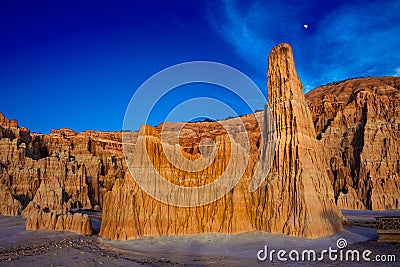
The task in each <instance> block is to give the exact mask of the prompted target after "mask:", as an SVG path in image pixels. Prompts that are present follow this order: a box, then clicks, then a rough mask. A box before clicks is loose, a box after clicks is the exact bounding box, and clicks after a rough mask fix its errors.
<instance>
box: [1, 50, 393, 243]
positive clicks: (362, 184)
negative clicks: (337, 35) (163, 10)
mask: <svg viewBox="0 0 400 267" xmlns="http://www.w3.org/2000/svg"><path fill="white" fill-rule="evenodd" d="M268 88H269V92H268V93H269V103H270V108H272V112H273V116H274V121H275V125H276V126H277V130H278V132H277V133H278V135H277V144H276V156H275V158H276V160H275V162H274V166H273V169H272V170H271V173H270V175H269V176H268V177H267V179H266V181H265V182H264V183H263V184H262V186H261V187H260V188H258V189H257V190H256V191H254V192H249V184H251V183H252V178H253V175H254V174H255V169H256V166H257V164H258V162H259V160H260V151H261V149H262V143H263V140H262V139H261V136H260V132H261V131H260V127H259V125H258V122H259V121H263V119H264V115H263V113H262V112H258V113H255V114H250V115H246V116H242V117H240V118H236V119H227V120H223V121H217V122H195V123H170V122H166V123H163V124H161V125H158V126H157V127H154V128H153V127H150V126H144V127H143V128H142V133H143V134H142V135H140V134H139V132H131V133H129V137H130V138H131V140H132V141H133V142H135V143H136V144H139V145H140V146H142V147H145V148H146V149H147V150H148V152H149V155H150V156H151V157H150V158H151V165H153V166H155V170H156V171H157V173H159V174H160V175H161V176H163V177H165V179H166V180H168V181H169V182H171V183H172V184H174V185H181V186H185V187H189V188H190V187H195V186H199V185H202V186H205V185H208V184H212V183H213V182H214V181H216V179H217V178H218V177H219V176H220V175H221V174H223V173H224V172H225V171H226V169H227V167H228V166H229V162H230V159H231V158H232V157H234V158H237V157H240V160H239V161H236V163H235V164H234V165H232V166H231V167H232V169H231V170H230V174H232V176H234V175H235V174H236V173H239V171H240V172H241V171H243V174H242V175H241V177H240V178H241V179H240V181H239V182H238V184H237V185H236V186H235V187H234V189H231V190H229V192H228V194H226V195H225V196H223V197H222V198H220V199H218V200H217V201H215V202H212V203H209V204H207V205H204V206H200V207H176V206H171V205H168V204H164V203H161V202H159V201H157V200H155V199H153V198H152V197H150V196H149V195H148V194H147V193H146V192H144V191H143V190H142V189H141V188H140V187H139V186H138V185H137V183H136V181H135V179H133V178H132V177H131V175H130V172H129V171H128V169H127V166H126V162H125V159H124V155H123V150H122V135H123V133H122V132H102V131H92V130H88V131H85V132H75V131H73V130H71V129H66V128H63V129H58V130H53V131H51V133H50V134H37V133H31V132H30V131H29V130H28V129H26V128H23V127H19V126H18V122H17V121H16V120H9V119H7V118H5V117H4V116H3V114H2V113H0V215H18V214H20V213H21V212H23V215H24V216H25V217H26V218H27V229H41V228H46V229H55V230H69V231H74V232H78V233H85V234H88V233H90V232H91V226H90V220H89V218H88V217H87V216H85V215H80V214H77V213H75V214H72V213H71V212H70V210H71V209H72V208H82V209H94V210H102V209H103V221H102V225H101V232H100V234H101V235H102V236H104V237H109V238H112V239H129V238H136V237H139V236H143V235H161V234H192V233H204V232H221V233H238V232H244V231H250V230H261V231H268V232H275V233H285V234H290V235H295V236H302V237H317V236H321V235H326V234H330V233H333V232H335V231H337V230H338V229H340V228H341V221H342V217H341V215H340V212H339V211H338V210H337V208H336V207H335V205H333V202H336V204H337V206H338V207H339V208H344V209H398V208H400V207H399V205H400V204H399V201H398V199H399V198H400V193H399V192H400V190H399V188H400V159H398V155H399V154H400V126H399V125H400V121H399V120H400V116H399V109H400V102H399V101H400V78H397V77H379V78H357V79H350V80H346V81H343V82H339V83H332V84H329V85H326V86H322V87H319V88H316V89H314V90H313V91H310V92H309V93H307V94H306V96H305V98H304V95H303V93H302V85H301V83H300V81H299V79H298V77H297V74H296V71H295V68H294V62H293V56H292V52H291V48H290V47H289V46H288V45H285V44H282V45H279V46H277V47H276V48H274V49H273V50H272V52H271V55H270V58H269V69H268ZM313 124H314V125H313ZM223 126H225V127H226V128H227V129H228V130H229V132H232V134H231V137H232V138H230V136H229V134H228V132H227V130H226V129H224V127H223ZM264 130H265V129H264ZM176 131H179V138H177V135H176ZM245 135H248V140H247V139H246V138H245ZM247 142H248V143H247ZM212 143H215V148H211V146H210V144H212ZM243 148H246V149H244V150H243ZM177 151H179V152H181V154H182V157H172V159H173V160H174V161H176V162H177V163H180V164H182V163H183V166H186V165H185V164H186V163H185V162H186V161H185V159H186V160H188V161H198V162H203V161H204V162H203V163H204V164H206V163H207V157H210V158H213V157H214V156H215V160H213V161H212V163H211V164H210V165H208V167H206V168H205V169H204V170H201V171H187V170H186V171H185V170H182V169H177V168H176V167H174V166H173V165H171V163H170V160H171V157H170V156H168V155H169V154H168V153H170V154H171V153H172V152H177ZM172 154H173V153H172ZM146 157H147V155H146V154H136V155H135V157H134V158H135V159H136V160H137V162H136V164H137V165H136V167H137V172H138V173H139V174H141V175H139V176H140V178H146V177H153V174H154V173H152V172H150V171H149V169H148V167H149V166H148V165H146V164H147V163H145V162H144V159H146ZM168 157H169V158H168ZM246 157H248V158H247V159H246ZM204 158H205V159H204ZM142 163H143V164H142ZM228 173H229V172H228ZM261 178H262V177H261ZM151 179H153V178H151ZM151 179H150V180H149V181H153V180H151ZM226 186H229V185H226ZM213 190H214V191H213ZM213 190H211V191H209V194H217V193H218V191H219V190H220V189H218V188H214V189H213ZM221 190H222V189H221ZM189 191H190V190H189ZM185 197H188V196H187V195H185ZM182 199H183V200H182V203H184V201H185V198H182Z"/></svg>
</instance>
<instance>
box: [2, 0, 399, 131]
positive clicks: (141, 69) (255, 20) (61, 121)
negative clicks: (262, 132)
mask: <svg viewBox="0 0 400 267" xmlns="http://www.w3.org/2000/svg"><path fill="white" fill-rule="evenodd" d="M304 25H307V28H306V27H304ZM0 36H1V38H0V89H1V97H0V111H2V112H3V113H4V114H5V115H6V116H7V117H10V118H16V119H18V120H19V122H20V123H19V124H20V125H22V126H26V127H28V128H30V129H31V130H32V131H35V132H44V133H47V132H49V131H50V130H51V129H52V128H60V127H69V128H73V129H75V130H79V131H81V130H85V129H98V130H100V129H102V130H119V129H121V127H122V123H123V118H124V114H125V109H126V107H127V105H128V103H129V101H130V99H131V97H132V95H133V94H134V92H135V90H136V89H137V88H138V87H139V86H140V85H141V84H142V83H143V82H145V81H146V80H147V79H148V78H149V77H151V76H152V75H154V74H155V73H157V72H158V71H161V70H162V69H164V68H166V67H169V66H171V65H174V64H178V63H182V62H187V61H194V60H209V61H216V62H221V63H223V64H227V65H230V66H232V67H235V68H237V69H238V70H240V71H242V72H243V73H245V74H246V75H248V76H249V77H250V78H251V79H252V80H253V81H254V82H255V83H256V84H257V85H258V86H259V87H260V88H261V89H262V90H263V92H264V94H265V95H266V88H265V83H266V77H265V72H266V69H267V55H268V53H269V51H270V50H271V48H272V47H273V46H274V45H276V44H278V43H280V42H288V43H290V44H291V45H292V46H293V48H294V53H295V60H296V66H297V69H298V72H299V75H300V78H301V80H302V82H303V84H304V87H305V90H310V89H312V88H314V87H315V86H318V85H322V84H325V83H329V82H332V81H338V80H343V79H346V78H350V77H358V76H368V75H371V76H376V75H397V76H399V75H400V51H399V50H400V1H393V0H388V1H341V0H338V1H300V0H297V1H229V0H227V1H201V0H199V1H118V0H117V1H104V0H103V1H94V0H93V1H0ZM180 89H181V90H180V91H179V92H178V93H176V92H175V93H171V94H169V95H168V96H166V98H164V99H162V101H161V102H160V104H159V105H158V107H160V110H159V111H155V112H154V114H156V115H155V116H153V117H152V121H151V123H152V124H157V123H158V122H161V121H162V120H163V118H165V117H166V116H165V114H166V113H167V112H168V111H169V110H172V109H173V107H174V106H176V104H177V100H181V101H185V100H189V99H190V98H193V97H211V98H216V99H219V100H220V101H223V102H225V103H227V104H228V105H229V106H231V107H233V108H234V109H235V110H236V113H238V114H240V113H246V112H248V111H249V110H248V108H247V107H245V106H243V105H242V103H240V101H237V99H236V97H235V96H232V95H229V94H227V93H226V91H224V90H223V89H222V88H221V89H218V88H215V86H206V85H193V86H190V85H186V86H183V87H182V88H180ZM243 90H246V89H245V88H243ZM168 97H170V98H168ZM178 102H179V101H178ZM262 104H263V103H262V101H260V103H259V108H260V109H261V108H262ZM236 105H238V106H237V107H236ZM189 106H190V105H189ZM140 108H141V107H138V109H140ZM189 108H190V107H189ZM197 108H198V107H197ZM210 110H213V109H210ZM187 113H190V112H182V114H181V117H180V116H176V120H179V119H181V120H184V119H187V118H186V117H185V115H186V114H187ZM157 114H160V115H159V116H157ZM227 115H230V114H228V113H226V112H225V111H223V112H222V111H221V112H218V111H215V115H214V118H223V117H224V116H227Z"/></svg>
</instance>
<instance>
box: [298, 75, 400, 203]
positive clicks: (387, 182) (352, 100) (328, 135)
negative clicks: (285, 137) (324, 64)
mask: <svg viewBox="0 0 400 267" xmlns="http://www.w3.org/2000/svg"><path fill="white" fill-rule="evenodd" d="M306 99H307V101H308V103H309V106H310V110H311V114H312V116H313V121H314V125H315V129H316V132H317V138H318V139H320V142H321V143H323V150H321V151H322V153H323V158H325V160H326V162H327V165H326V166H328V173H329V176H330V179H331V183H332V184H333V188H334V191H335V198H336V201H337V204H338V206H339V207H340V208H343V209H373V210H384V209H399V208H400V204H399V199H400V191H399V188H400V160H399V157H398V155H399V154H400V127H399V125H400V116H399V115H400V78H398V77H378V78H358V79H350V80H347V81H344V82H341V83H337V84H330V85H326V86H322V87H318V88H316V89H314V90H313V91H310V92H309V93H307V94H306Z"/></svg>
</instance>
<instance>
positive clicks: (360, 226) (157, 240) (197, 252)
mask: <svg viewBox="0 0 400 267" xmlns="http://www.w3.org/2000/svg"><path fill="white" fill-rule="evenodd" d="M342 212H343V214H344V215H345V217H346V218H347V220H348V223H347V226H346V227H345V229H344V230H343V231H341V232H339V233H337V234H335V235H332V236H327V237H323V238H318V239H312V240H309V239H302V238H295V237H289V236H285V235H281V234H268V233H263V232H249V233H241V234H233V235H227V234H218V233H209V234H200V235H172V236H159V237H142V238H140V239H134V240H128V241H111V240H109V239H104V238H101V237H99V236H97V235H96V234H95V235H93V236H85V235H77V234H74V233H70V232H65V231H60V232H57V231H48V230H37V231H26V230H25V220H24V218H22V217H20V216H15V217H13V216H10V217H8V216H1V217H0V265H1V266H25V265H29V266H100V265H102V266H254V265H259V266H267V265H271V264H272V265H282V264H283V265H287V266H289V265H293V264H295V265H303V266H309V265H310V262H284V263H282V262H278V261H277V259H276V258H275V259H274V261H273V262H272V263H271V262H269V261H259V260H258V259H257V252H258V251H259V250H260V249H263V248H264V246H265V245H268V247H270V248H271V249H275V250H279V249H285V250H291V249H297V250H300V251H301V250H304V249H315V250H316V251H321V250H323V249H328V247H332V248H336V241H337V240H338V239H339V238H345V239H346V241H347V243H348V246H347V249H358V250H360V251H361V250H365V249H369V250H371V251H372V252H373V254H372V256H374V255H377V254H381V255H382V254H385V255H388V254H392V255H395V256H396V259H397V261H398V260H399V259H400V243H378V242H377V241H376V240H377V237H378V236H377V232H376V229H375V218H374V217H375V216H382V215H390V216H392V215H397V216H398V215H400V211H399V210H393V211H350V210H343V211H342ZM87 213H88V214H89V216H90V217H91V218H92V223H93V228H94V230H95V232H98V231H99V227H100V223H101V222H100V220H101V213H100V212H87ZM372 256H371V257H372ZM396 263H397V265H398V262H390V263H380V264H379V263H377V262H373V263H372V262H371V263H369V265H374V266H393V265H396ZM311 264H312V263H311ZM315 264H318V265H321V264H322V265H325V266H341V265H348V266H354V265H360V266H361V265H363V266H365V265H368V263H367V262H358V263H357V262H344V261H338V262H332V261H329V260H324V261H323V262H317V263H315Z"/></svg>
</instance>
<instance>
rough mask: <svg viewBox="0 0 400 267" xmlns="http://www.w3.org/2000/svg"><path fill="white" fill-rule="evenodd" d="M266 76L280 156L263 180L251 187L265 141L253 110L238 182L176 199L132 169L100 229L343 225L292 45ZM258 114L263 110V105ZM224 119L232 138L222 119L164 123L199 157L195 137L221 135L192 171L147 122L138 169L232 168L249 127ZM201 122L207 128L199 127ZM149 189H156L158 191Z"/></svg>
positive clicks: (301, 231)
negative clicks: (176, 160)
mask: <svg viewBox="0 0 400 267" xmlns="http://www.w3.org/2000/svg"><path fill="white" fill-rule="evenodd" d="M268 79H269V82H268V87H269V99H270V105H271V107H272V109H273V115H274V120H275V124H276V125H277V132H278V142H277V150H276V161H275V164H274V167H273V169H272V172H271V174H270V176H269V177H268V179H267V181H268V182H267V183H266V184H263V185H262V186H261V187H260V188H258V189H257V190H256V191H254V192H249V184H250V180H251V178H252V175H253V174H254V172H255V168H256V164H257V162H258V160H259V158H258V157H257V156H256V155H259V154H260V153H259V149H260V147H259V146H257V144H259V143H260V129H259V128H258V129H257V130H256V129H254V126H256V125H257V123H256V122H257V120H256V119H255V118H254V115H253V118H252V116H247V117H243V118H242V121H244V123H243V124H244V125H247V126H245V127H244V128H246V129H247V128H248V126H249V125H252V128H251V129H247V132H249V135H250V138H249V140H250V152H246V151H241V152H237V153H236V152H235V153H233V154H234V155H235V156H236V157H241V156H244V155H245V154H246V153H248V155H249V162H248V164H247V165H245V163H244V162H240V161H236V163H235V164H236V165H235V166H234V168H233V169H234V172H235V171H236V172H237V171H238V170H239V169H241V168H244V169H245V172H244V174H243V176H242V177H241V180H240V181H239V182H238V184H237V185H236V187H234V189H231V190H229V192H228V193H227V194H226V195H224V196H223V197H222V198H219V199H218V200H216V201H215V202H211V203H210V204H205V205H201V206H199V207H177V206H174V205H169V204H167V203H162V202H160V201H156V200H154V199H153V198H152V197H150V196H149V195H148V194H146V193H144V192H143V190H141V188H140V187H139V186H138V184H137V183H136V182H135V181H134V180H133V179H132V178H131V177H126V178H125V179H124V181H122V180H120V181H118V182H117V183H116V184H115V186H114V188H113V190H112V192H109V193H107V194H106V198H105V205H104V211H103V221H102V225H101V231H100V235H101V236H103V237H109V238H111V239H129V238H135V237H139V236H143V235H161V234H195V233H204V232H223V233H238V232H244V231H251V230H261V231H268V232H274V233H285V234H289V235H294V236H301V237H309V238H314V237H319V236H323V235H328V234H332V233H335V232H336V231H338V230H340V229H341V228H342V216H341V213H340V211H339V210H338V209H337V207H336V206H335V203H334V194H333V190H332V187H331V185H330V183H329V179H328V175H327V173H326V172H325V171H324V170H320V166H322V164H323V161H322V159H321V158H320V155H319V154H318V149H319V146H318V144H317V140H316V139H315V130H314V126H313V123H312V119H311V115H310V112H309V110H308V107H307V105H306V102H305V99H304V95H303V93H302V87H301V83H300V81H299V79H298V77H297V74H296V71H295V68H294V61H293V55H292V53H291V48H290V46H288V45H281V46H278V47H276V48H274V50H273V51H272V52H271V56H270V59H269V71H268ZM255 116H262V113H259V114H256V115H255ZM246 121H247V123H246ZM249 122H250V123H249ZM226 124H228V126H227V127H228V128H229V127H232V128H237V129H239V130H238V131H232V132H234V133H235V134H233V140H234V141H232V140H231V139H229V138H228V135H227V133H226V132H224V131H223V130H222V129H221V127H218V123H201V124H197V125H196V124H187V127H186V128H185V127H183V128H182V127H181V126H180V125H178V124H167V125H163V126H164V128H165V127H167V128H166V129H167V130H165V131H162V138H164V139H165V140H168V141H169V142H170V144H171V145H174V144H176V142H173V141H172V140H173V139H174V135H173V134H172V135H169V133H170V132H171V133H174V132H175V131H173V130H172V128H173V127H176V128H177V129H180V128H182V130H181V131H180V140H179V141H180V143H181V145H182V146H183V151H182V153H188V152H190V155H186V156H185V158H187V159H192V160H195V159H197V158H198V155H197V153H198V152H197V151H199V145H198V143H199V142H201V139H202V138H211V139H213V140H214V142H215V143H216V147H217V149H216V157H215V160H214V161H213V162H212V163H211V164H210V165H209V166H208V167H207V168H205V169H204V170H202V171H198V172H190V173H188V172H185V171H182V170H179V169H176V168H174V167H172V166H171V164H170V161H169V160H168V159H167V158H166V156H165V155H164V152H165V154H168V150H169V149H173V148H170V147H169V146H168V145H167V146H165V145H164V146H163V144H162V142H161V135H160V134H159V133H158V132H157V131H155V129H153V128H151V127H150V126H146V127H143V128H142V129H141V131H142V133H143V136H139V138H138V139H137V143H136V146H143V147H146V148H147V154H148V155H149V156H150V157H151V164H149V165H146V163H145V162H146V158H147V157H148V155H146V154H143V153H137V154H135V153H134V152H132V153H133V156H132V158H134V159H137V160H138V163H137V164H136V165H134V166H133V168H134V169H135V173H134V175H137V176H139V177H141V178H143V177H145V179H144V182H146V181H149V183H153V182H151V181H152V179H154V176H156V175H157V173H159V174H161V176H162V177H164V178H165V179H167V180H168V181H170V182H172V183H174V184H179V185H184V186H186V187H193V186H201V185H204V184H208V183H211V182H212V181H214V179H217V177H219V176H220V175H221V174H223V173H224V172H226V171H227V169H226V166H227V164H228V162H229V158H230V156H231V155H232V153H231V152H232V151H233V150H234V151H239V150H236V149H239V147H241V145H243V143H242V141H243V139H242V137H243V136H241V135H242V134H244V133H245V132H246V129H240V126H239V122H238V121H235V120H232V121H230V120H228V121H227V123H226ZM203 129H208V130H207V131H205V132H206V133H203V134H202V133H201V130H203ZM159 130H160V128H159ZM229 132H230V131H229ZM193 143H194V144H193ZM257 152H258V153H257ZM152 168H154V169H155V171H154V172H153V171H152ZM232 175H233V174H232ZM136 181H138V179H136ZM141 183H143V182H141ZM155 183H156V182H155ZM163 189H164V190H167V193H166V198H165V199H163V200H165V201H164V202H167V200H168V197H171V198H172V199H175V198H176V196H174V195H172V193H171V194H168V192H170V191H173V190H169V189H166V188H165V187H164V186H160V187H159V188H157V189H156V190H163ZM147 192H149V191H147ZM184 192H186V193H184ZM150 193H152V195H154V192H150ZM181 193H182V194H183V196H184V198H185V200H186V199H190V198H191V197H192V195H190V194H191V193H192V191H190V190H187V191H183V190H182V192H181ZM217 193H218V192H216V191H215V190H210V191H208V192H207V194H210V195H216V194H217ZM198 197H199V198H204V197H206V196H204V195H199V196H198Z"/></svg>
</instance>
